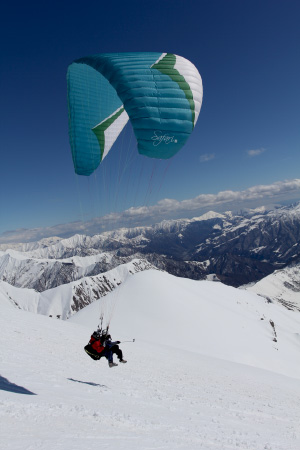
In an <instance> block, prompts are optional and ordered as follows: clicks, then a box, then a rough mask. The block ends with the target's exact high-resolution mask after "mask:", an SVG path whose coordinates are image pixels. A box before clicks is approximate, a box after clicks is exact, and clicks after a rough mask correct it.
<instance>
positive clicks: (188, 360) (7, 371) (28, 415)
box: [0, 271, 300, 450]
mask: <svg viewBox="0 0 300 450" xmlns="http://www.w3.org/2000/svg"><path fill="white" fill-rule="evenodd" d="M224 288H225V289H224ZM117 291H119V293H118V295H119V298H118V302H117V309H116V312H115V316H114V320H113V322H112V324H111V331H112V333H113V337H115V338H116V339H118V338H119V339H120V340H123V339H124V340H126V339H130V338H132V337H135V338H136V342H135V343H125V342H124V343H123V344H122V348H123V350H124V353H125V355H124V356H125V357H126V359H128V363H127V364H125V365H120V366H118V367H116V368H113V369H109V367H108V365H107V362H106V361H105V360H104V361H103V360H101V361H99V362H95V361H93V360H91V359H90V358H89V357H88V356H87V355H86V354H85V353H84V352H83V350H82V347H83V346H84V345H85V343H86V342H87V340H88V339H89V335H90V332H91V331H92V330H93V327H94V326H95V324H96V322H97V307H99V305H100V302H101V300H100V301H98V302H95V303H94V304H92V305H90V306H88V307H86V308H85V309H84V310H82V311H80V312H79V313H78V314H76V315H75V316H73V318H72V319H71V320H68V321H59V320H55V319H51V318H48V317H46V316H42V315H37V314H33V313H30V312H25V311H22V310H19V309H17V308H15V307H14V306H13V304H12V303H11V301H10V300H9V299H8V298H7V296H6V295H5V293H4V292H0V308H1V313H0V329H1V344H0V345H1V352H0V355H1V357H0V358H1V373H0V448H1V449H2V448H3V449H5V450H56V449H57V450H58V449H64V450H82V449H86V448H88V449H89V450H96V449H97V450H99V449H100V448H101V449H111V450H146V449H147V450H148V449H157V450H158V449H165V450H179V449H180V450H198V449H201V448H202V449H204V450H225V449H239V450H244V449H251V450H260V449H261V450H296V449H298V448H300V430H299V421H300V409H299V400H300V384H299V379H296V377H298V378H300V373H299V369H298V372H297V366H298V367H299V356H297V355H299V353H300V352H299V346H300V341H299V334H298V335H297V334H296V333H297V332H296V331H295V330H299V314H298V313H297V312H294V311H288V310H286V309H285V308H283V307H282V306H280V305H273V304H268V303H266V302H265V300H264V299H262V298H259V297H257V296H256V295H255V294H253V293H249V292H247V291H242V290H237V289H233V288H228V287H224V286H222V284H221V283H212V282H193V281H191V280H183V279H176V278H175V277H172V276H170V275H168V274H165V273H162V272H157V271H147V272H142V273H139V274H136V275H133V276H132V277H128V278H127V280H126V282H125V283H123V285H121V286H120V287H119V288H118V289H117V290H115V291H114V292H113V293H111V294H109V295H108V296H107V298H109V297H110V296H115V295H117ZM250 300H251V301H250ZM262 315H264V316H265V319H264V320H262V321H261V320H260V319H261V316H262ZM269 317H272V319H273V320H274V323H275V324H276V330H277V335H278V342H277V343H275V342H273V340H272V339H273V335H272V327H271V326H270V324H269V322H268V320H269ZM160 336H161V337H162V339H163V343H162V342H161V337H160ZM247 336H248V339H247ZM234 341H235V342H234ZM247 342H248V344H247ZM250 342H251V344H250ZM217 347H219V349H218V348H217ZM225 348H226V351H227V354H226V355H225V354H223V358H224V357H225V356H226V358H227V360H225V359H220V358H216V357H215V356H216V355H217V354H219V355H221V354H222V352H223V351H225ZM242 348H243V349H244V352H243V353H248V355H247V356H246V358H247V359H248V363H249V364H252V365H254V364H255V365H258V364H260V365H262V364H265V366H266V367H265V368H266V369H268V370H263V369H260V368H257V367H253V366H252V367H251V366H249V365H244V364H241V363H237V362H232V361H234V360H236V361H237V360H239V359H240V358H241V353H240V352H241V350H242ZM276 348H277V349H276ZM286 351H288V354H284V353H285V352H286ZM251 352H252V353H258V354H259V355H256V357H255V355H253V354H251ZM204 353H205V355H204ZM214 354H215V355H214ZM273 355H275V356H273ZM255 358H256V360H255ZM276 358H277V359H278V361H279V362H280V363H281V364H279V365H278V366H276V364H275V362H276ZM295 358H296V360H294V359H295ZM297 358H298V359H297ZM280 367H282V370H281V369H280ZM280 371H281V372H284V373H286V375H287V374H289V375H290V376H286V375H283V374H282V373H279V372H280ZM276 372H277V373H276Z"/></svg>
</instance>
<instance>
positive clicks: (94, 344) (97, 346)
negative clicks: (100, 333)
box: [90, 336, 104, 353]
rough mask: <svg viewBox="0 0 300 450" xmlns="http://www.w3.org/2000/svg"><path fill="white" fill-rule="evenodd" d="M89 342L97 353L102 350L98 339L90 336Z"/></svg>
mask: <svg viewBox="0 0 300 450" xmlns="http://www.w3.org/2000/svg"><path fill="white" fill-rule="evenodd" d="M90 344H91V346H92V348H93V349H94V350H96V352H97V353H101V352H103V350H104V347H103V345H102V344H101V342H100V339H95V338H94V337H93V336H91V339H90Z"/></svg>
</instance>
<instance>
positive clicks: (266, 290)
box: [246, 264, 300, 311]
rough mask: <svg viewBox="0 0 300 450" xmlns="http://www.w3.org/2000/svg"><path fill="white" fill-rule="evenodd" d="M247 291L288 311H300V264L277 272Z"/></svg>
mask: <svg viewBox="0 0 300 450" xmlns="http://www.w3.org/2000/svg"><path fill="white" fill-rule="evenodd" d="M246 289H248V290H249V291H251V292H255V293H256V294H259V295H262V296H264V297H266V298H269V299H271V300H272V301H277V302H280V303H281V304H282V305H284V306H285V307H286V308H288V309H292V310H297V311H300V264H293V265H291V266H288V267H286V268H284V269H281V270H276V271H275V272H274V273H272V274H271V275H269V276H268V277H266V278H263V279H262V280H261V281H259V282H258V283H255V284H254V285H253V286H249V287H246Z"/></svg>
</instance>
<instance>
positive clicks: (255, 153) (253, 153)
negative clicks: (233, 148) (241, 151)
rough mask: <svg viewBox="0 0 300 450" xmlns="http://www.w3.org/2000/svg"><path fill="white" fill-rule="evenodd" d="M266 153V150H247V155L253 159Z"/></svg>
mask: <svg viewBox="0 0 300 450" xmlns="http://www.w3.org/2000/svg"><path fill="white" fill-rule="evenodd" d="M265 151H266V149H265V148H257V149H255V150H247V155H248V156H249V157H250V158H253V157H255V156H259V155H261V154H262V153H264V152H265Z"/></svg>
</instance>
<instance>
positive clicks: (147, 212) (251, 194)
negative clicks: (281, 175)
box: [0, 179, 300, 244]
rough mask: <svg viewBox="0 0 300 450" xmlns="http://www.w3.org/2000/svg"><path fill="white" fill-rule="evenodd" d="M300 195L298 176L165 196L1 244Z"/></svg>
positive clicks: (11, 236)
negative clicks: (239, 188) (238, 187)
mask: <svg viewBox="0 0 300 450" xmlns="http://www.w3.org/2000/svg"><path fill="white" fill-rule="evenodd" d="M293 196H294V198H296V197H297V199H299V197H300V179H294V180H287V181H278V182H276V183H273V184H268V185H258V186H253V187H250V188H248V189H245V190H243V191H231V190H227V191H221V192H219V193H217V194H200V195H198V196H197V197H195V198H192V199H187V200H182V201H178V200H175V199H169V198H165V199H163V200H160V201H159V202H158V203H157V204H156V205H153V206H140V207H132V208H129V209H127V210H126V211H123V212H120V213H110V214H108V215H106V216H103V217H96V218H94V219H92V220H90V221H88V222H80V221H78V222H72V223H66V224H59V225H55V226H52V227H46V228H34V229H29V230H27V229H18V230H15V231H7V232H5V233H3V234H2V235H0V244H8V243H14V242H30V241H37V240H40V239H42V238H45V237H53V236H58V237H63V238H66V237H70V236H72V235H74V234H86V235H90V236H92V235H95V234H99V233H102V232H103V231H107V230H111V229H117V228H121V227H135V226H147V225H152V224H154V223H158V222H160V221H162V220H165V219H168V220H170V219H178V218H182V217H187V218H188V217H195V216H197V215H199V214H202V213H203V212H205V211H208V210H209V209H213V210H215V211H216V212H218V211H225V210H226V209H227V210H228V209H231V210H237V209H239V208H243V207H246V206H247V205H250V204H251V207H256V206H262V205H263V204H268V203H270V202H273V203H275V202H278V201H279V200H282V199H291V198H293ZM259 203H260V204H259Z"/></svg>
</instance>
